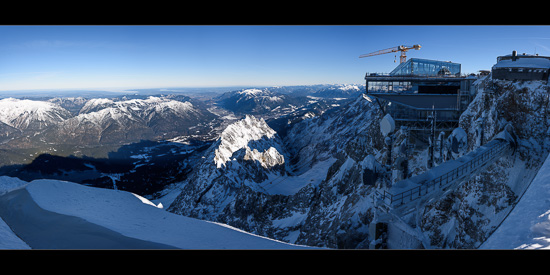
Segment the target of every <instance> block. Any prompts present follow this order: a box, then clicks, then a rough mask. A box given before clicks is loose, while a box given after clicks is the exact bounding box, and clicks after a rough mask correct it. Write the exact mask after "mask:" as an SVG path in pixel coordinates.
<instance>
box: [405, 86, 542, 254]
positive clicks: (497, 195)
mask: <svg viewBox="0 0 550 275" xmlns="http://www.w3.org/2000/svg"><path fill="white" fill-rule="evenodd" d="M477 85H478V87H477V89H478V93H477V96H476V98H475V99H474V100H473V101H472V103H471V104H470V105H469V107H468V109H467V110H466V111H465V112H464V113H463V114H462V116H461V118H460V126H461V127H462V128H463V129H465V130H466V132H467V134H468V147H469V148H470V149H473V148H475V147H476V146H480V145H483V144H485V143H486V142H487V141H489V140H491V139H492V138H493V137H494V135H496V134H497V133H498V132H499V131H501V130H502V129H503V128H504V127H505V126H506V124H508V123H510V124H511V125H512V126H513V127H514V130H515V133H516V135H517V137H518V140H519V142H518V147H517V148H516V149H515V152H514V153H513V155H509V156H505V157H503V158H501V159H500V160H499V161H497V162H496V163H495V164H494V165H492V166H491V167H489V168H488V169H487V170H486V171H484V172H482V173H480V174H479V175H478V176H476V177H475V179H473V180H470V181H469V182H466V183H465V184H463V185H462V186H461V187H460V188H458V189H457V190H455V191H453V192H450V193H449V194H447V195H446V196H445V197H443V198H440V199H439V200H437V201H435V202H433V203H431V204H429V205H427V206H426V207H425V208H424V209H423V210H422V211H420V212H419V213H420V214H419V215H420V219H419V221H418V222H417V223H416V225H417V226H418V227H419V228H421V229H422V231H423V232H424V235H425V236H426V237H427V238H428V240H429V246H430V247H432V248H477V247H479V246H480V245H481V244H482V243H483V242H484V241H485V240H486V239H487V238H488V237H489V236H490V234H491V233H492V232H493V231H494V230H495V229H496V228H497V227H498V225H499V224H500V223H501V222H502V220H503V219H504V218H505V217H506V215H507V214H508V213H509V211H510V210H511V209H512V208H513V207H514V205H515V204H516V203H517V201H518V199H519V198H520V197H521V196H522V194H523V192H524V191H525V190H526V188H527V186H528V185H529V184H530V182H531V181H532V179H533V178H534V176H535V175H536V173H537V171H538V170H539V168H540V167H541V165H542V163H543V162H544V160H545V159H546V157H547V155H548V152H549V150H550V143H549V140H548V137H549V135H548V134H549V132H548V126H549V125H550V121H549V120H548V118H549V110H548V107H549V106H548V104H549V101H548V90H549V88H548V86H547V84H546V83H545V82H543V81H517V82H513V81H504V80H492V79H491V78H490V76H489V77H487V78H485V79H483V80H480V81H478V83H477ZM481 133H482V134H481Z"/></svg>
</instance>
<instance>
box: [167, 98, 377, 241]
mask: <svg viewBox="0 0 550 275" xmlns="http://www.w3.org/2000/svg"><path fill="white" fill-rule="evenodd" d="M381 115H382V114H381V112H380V110H379V109H378V107H377V105H376V104H375V103H374V102H372V101H371V99H370V98H368V97H363V96H360V97H358V98H357V99H356V100H355V101H354V102H352V103H351V104H350V105H349V106H347V108H342V109H340V110H338V111H335V112H333V113H330V114H325V115H323V116H320V117H316V118H311V119H306V120H304V121H302V122H300V123H298V124H297V125H295V126H294V127H293V128H292V129H291V131H290V132H289V133H288V135H287V136H286V138H285V140H284V146H283V142H282V141H281V140H280V139H279V138H278V136H277V135H276V134H275V133H274V131H273V130H271V129H270V128H269V127H267V125H265V123H264V122H262V121H261V120H258V119H255V118H253V117H251V116H247V117H246V118H245V119H243V120H241V121H239V122H237V123H235V124H233V125H231V126H230V127H228V128H227V129H226V131H224V132H223V133H222V135H221V137H220V139H219V140H218V141H217V142H216V143H215V144H213V145H212V147H211V148H210V149H209V152H208V153H207V154H206V155H205V156H204V161H203V162H202V163H201V164H200V165H199V166H198V167H197V168H196V169H195V171H194V174H193V175H192V176H191V177H190V178H189V179H188V180H187V181H185V182H183V183H182V184H181V187H180V188H181V190H182V191H181V193H180V195H179V196H178V197H177V198H176V199H175V200H174V202H173V203H172V204H171V206H170V207H169V209H168V210H169V211H172V212H175V213H178V214H183V215H186V216H191V217H196V218H201V219H208V220H212V221H217V222H222V223H226V224H229V225H231V226H235V227H238V228H241V229H243V230H246V231H249V232H252V233H255V234H260V235H264V236H268V237H271V238H276V239H279V240H284V241H288V242H292V243H297V244H306V245H313V246H321V247H333V248H358V247H368V242H369V240H368V224H369V223H370V221H371V220H372V216H373V210H372V204H371V202H372V198H370V194H371V192H372V190H373V186H372V185H370V183H369V184H365V182H366V180H364V179H365V173H364V171H365V170H370V171H373V170H375V169H376V168H375V167H377V168H378V169H381V167H380V165H379V164H378V161H377V158H378V157H379V156H380V155H382V154H380V150H381V147H382V144H381V142H380V141H379V138H378V136H379V135H380V134H379V121H380V119H381ZM283 160H284V163H283Z"/></svg>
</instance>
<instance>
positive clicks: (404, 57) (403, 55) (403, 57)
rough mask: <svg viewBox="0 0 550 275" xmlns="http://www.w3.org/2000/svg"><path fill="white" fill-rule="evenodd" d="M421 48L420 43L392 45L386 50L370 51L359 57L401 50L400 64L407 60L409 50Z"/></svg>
mask: <svg viewBox="0 0 550 275" xmlns="http://www.w3.org/2000/svg"><path fill="white" fill-rule="evenodd" d="M420 48H421V46H420V45H418V44H416V45H413V46H404V45H401V46H396V47H391V48H387V49H384V50H379V51H376V52H372V53H368V54H363V55H360V56H359V58H363V57H369V56H375V55H381V54H386V53H394V52H401V54H400V56H399V64H401V63H403V62H405V61H407V54H406V52H407V51H408V50H412V49H415V50H420Z"/></svg>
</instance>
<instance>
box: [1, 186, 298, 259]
mask: <svg viewBox="0 0 550 275" xmlns="http://www.w3.org/2000/svg"><path fill="white" fill-rule="evenodd" d="M9 180H10V178H7V177H2V178H0V183H6V181H9ZM6 185H17V186H21V183H20V182H19V183H18V182H15V183H9V184H6ZM0 186H2V185H1V184H0ZM12 189H16V188H12ZM24 189H25V190H24V191H26V192H28V193H29V194H30V197H31V198H32V202H29V201H27V202H24V205H29V204H31V203H36V204H37V205H38V206H39V207H40V208H41V209H43V210H46V211H49V212H53V213H54V214H51V213H49V212H48V215H55V213H58V214H62V215H68V216H73V217H78V218H81V219H84V220H86V221H87V222H89V223H91V224H93V225H98V226H101V227H104V228H107V229H109V230H112V231H115V232H118V233H120V234H122V235H124V236H127V237H130V238H134V239H138V240H143V241H148V242H153V243H158V244H165V245H169V246H172V247H176V248H182V249H296V248H305V247H303V246H295V245H291V244H286V243H282V242H278V241H275V240H271V239H267V238H264V237H260V236H256V235H252V234H249V233H246V232H243V231H240V230H237V229H235V228H232V227H230V226H227V225H224V224H217V223H212V222H206V221H201V220H196V219H192V218H188V217H184V216H180V215H175V214H172V213H169V212H166V211H165V210H163V209H162V208H159V206H155V205H154V204H153V203H151V202H150V201H148V200H147V199H145V198H143V197H140V196H138V195H136V194H133V193H129V192H125V191H116V190H108V189H101V188H93V187H87V186H83V185H80V184H76V183H71V182H64V181H57V180H35V181H33V182H31V183H29V184H28V185H26V186H25V187H24ZM21 190H22V189H19V190H15V191H12V192H16V191H21ZM9 194H13V193H6V194H5V195H4V196H3V197H0V200H6V196H7V195H9ZM12 200H13V199H12ZM11 203H14V204H16V203H15V202H13V201H11ZM19 203H21V202H19ZM21 209H23V211H27V212H26V213H25V218H27V219H33V218H38V217H36V216H37V215H38V213H31V212H32V211H33V210H29V209H32V207H30V206H28V207H27V206H22V207H21ZM5 211H6V210H4V211H3V215H7V214H6V212H5ZM7 211H10V210H7ZM34 211H36V210H34ZM52 217H54V216H52ZM59 220H61V221H64V220H66V219H61V218H59ZM8 225H9V224H8ZM55 226H61V227H65V226H74V224H72V223H67V224H56V225H55ZM90 226H91V225H90ZM42 230H50V229H48V228H43V229H42ZM0 234H1V235H2V236H8V237H6V238H2V239H4V241H1V242H0V245H2V246H3V247H2V248H26V247H25V245H24V244H23V243H22V242H20V241H18V240H17V239H16V238H15V237H14V234H13V233H11V232H10V230H9V228H7V226H5V224H3V223H0ZM52 238H54V237H52ZM6 240H8V241H6ZM80 241H82V240H80ZM41 242H42V243H44V242H45V243H47V242H48V240H41ZM52 247H55V244H52Z"/></svg>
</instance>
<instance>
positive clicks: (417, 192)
mask: <svg viewBox="0 0 550 275" xmlns="http://www.w3.org/2000/svg"><path fill="white" fill-rule="evenodd" d="M492 142H494V143H496V144H494V145H493V146H492V147H491V148H490V149H488V150H486V151H484V152H483V153H481V154H479V155H477V156H475V157H473V158H471V159H470V160H468V161H467V162H465V163H464V164H462V165H460V166H458V167H456V168H455V169H453V170H451V171H449V172H447V173H445V174H443V175H441V176H438V177H436V178H433V179H431V180H428V181H426V182H425V183H423V184H421V185H419V186H417V187H414V188H411V189H409V190H406V191H403V192H401V193H398V194H391V193H390V192H388V191H386V190H384V191H383V192H382V193H380V192H378V191H377V195H379V198H381V199H382V202H383V203H384V204H386V205H387V206H392V207H398V206H401V205H403V204H405V203H408V202H411V201H414V200H417V199H419V198H421V197H423V196H425V195H426V194H428V193H430V192H432V191H435V190H437V189H441V188H444V187H446V186H448V185H450V184H451V183H453V182H455V181H456V180H458V179H462V178H466V176H470V175H473V174H475V173H478V172H479V171H478V170H480V168H482V167H484V166H485V165H486V164H487V163H488V162H490V161H491V162H492V161H495V160H497V157H498V156H500V155H501V154H502V153H503V152H504V151H506V150H508V149H509V148H510V145H509V143H508V142H507V141H504V140H494V141H492ZM487 145H488V144H487ZM467 156H468V155H466V156H464V157H467ZM459 160H460V158H459V159H457V160H455V161H459ZM428 172H429V171H427V172H425V173H428Z"/></svg>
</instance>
